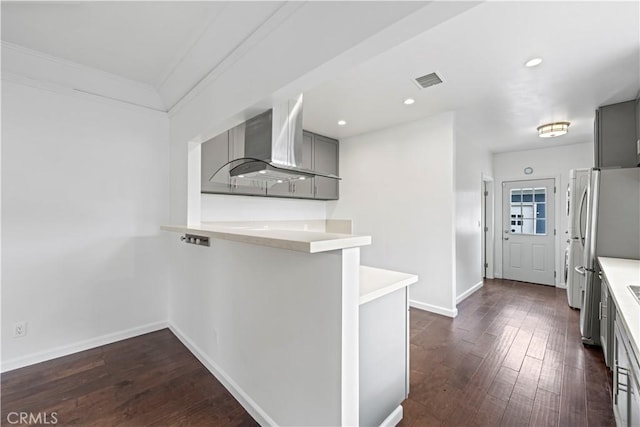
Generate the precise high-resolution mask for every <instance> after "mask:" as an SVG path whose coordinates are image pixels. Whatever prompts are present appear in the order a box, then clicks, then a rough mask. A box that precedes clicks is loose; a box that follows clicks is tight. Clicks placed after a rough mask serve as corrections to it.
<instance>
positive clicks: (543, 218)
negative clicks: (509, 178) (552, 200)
mask: <svg viewBox="0 0 640 427" xmlns="http://www.w3.org/2000/svg"><path fill="white" fill-rule="evenodd" d="M510 212H511V230H510V231H511V233H512V234H534V235H535V234H538V235H546V234H547V223H546V222H547V192H546V188H544V187H543V188H514V189H512V190H511V206H510Z"/></svg>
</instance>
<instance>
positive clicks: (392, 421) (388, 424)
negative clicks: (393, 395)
mask: <svg viewBox="0 0 640 427" xmlns="http://www.w3.org/2000/svg"><path fill="white" fill-rule="evenodd" d="M402 415H403V411H402V405H398V407H397V408H396V409H394V410H393V412H392V413H390V414H389V416H388V417H387V418H385V420H384V421H383V422H382V424H380V427H396V426H397V425H398V424H399V423H400V421H402Z"/></svg>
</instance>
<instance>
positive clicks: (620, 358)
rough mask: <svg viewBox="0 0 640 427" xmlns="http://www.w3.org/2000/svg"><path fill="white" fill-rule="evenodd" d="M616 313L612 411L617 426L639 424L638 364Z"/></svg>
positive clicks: (639, 392)
mask: <svg viewBox="0 0 640 427" xmlns="http://www.w3.org/2000/svg"><path fill="white" fill-rule="evenodd" d="M619 316H620V315H619V313H616V321H615V322H614V325H615V326H614V330H615V332H614V342H613V346H614V349H613V355H614V361H613V362H614V363H613V412H614V414H615V417H616V425H617V426H618V427H627V426H633V427H636V426H640V365H639V363H638V358H637V356H636V355H635V353H634V352H633V348H632V347H631V343H630V341H629V336H628V334H627V331H626V330H625V327H624V324H622V322H621V321H620V320H618V318H619Z"/></svg>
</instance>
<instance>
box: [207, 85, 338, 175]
mask: <svg viewBox="0 0 640 427" xmlns="http://www.w3.org/2000/svg"><path fill="white" fill-rule="evenodd" d="M302 138H303V136H302V94H300V95H299V96H298V97H297V98H295V99H290V100H286V101H284V102H281V103H278V104H275V105H274V106H273V108H272V109H270V110H267V111H265V112H264V113H262V114H259V115H257V116H255V117H253V118H251V119H249V120H247V121H246V122H245V123H244V141H240V143H243V144H244V156H243V157H241V158H238V159H233V160H231V161H230V162H229V163H227V164H226V165H224V166H223V167H221V168H220V169H218V171H216V172H215V173H214V174H213V175H212V176H211V178H209V181H211V180H213V179H214V177H215V176H216V175H217V174H218V173H220V172H222V173H224V174H226V173H227V172H226V171H228V175H229V176H230V177H232V178H239V179H243V178H244V179H247V180H252V181H263V182H266V183H267V185H273V184H276V183H281V182H286V181H293V180H301V179H306V178H313V177H314V176H322V177H326V178H333V179H340V178H339V177H337V176H336V175H331V174H323V173H320V172H316V171H312V170H308V169H303V168H301V167H299V166H300V164H301V162H302V145H303V142H302ZM223 171H224V172H223Z"/></svg>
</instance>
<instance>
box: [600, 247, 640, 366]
mask: <svg viewBox="0 0 640 427" xmlns="http://www.w3.org/2000/svg"><path fill="white" fill-rule="evenodd" d="M598 261H599V262H600V266H601V267H602V272H603V273H604V277H605V278H606V279H607V283H608V284H609V290H610V291H611V296H612V298H613V300H614V302H615V304H616V308H617V309H618V312H619V313H620V315H621V317H622V322H623V323H624V325H625V327H626V328H627V332H629V339H630V340H631V345H632V346H633V351H634V352H635V353H636V355H638V357H640V346H639V344H640V304H638V301H636V299H635V298H634V296H633V294H632V293H631V291H630V290H629V288H628V287H627V286H628V285H640V260H637V259H622V258H606V257H598Z"/></svg>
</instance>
